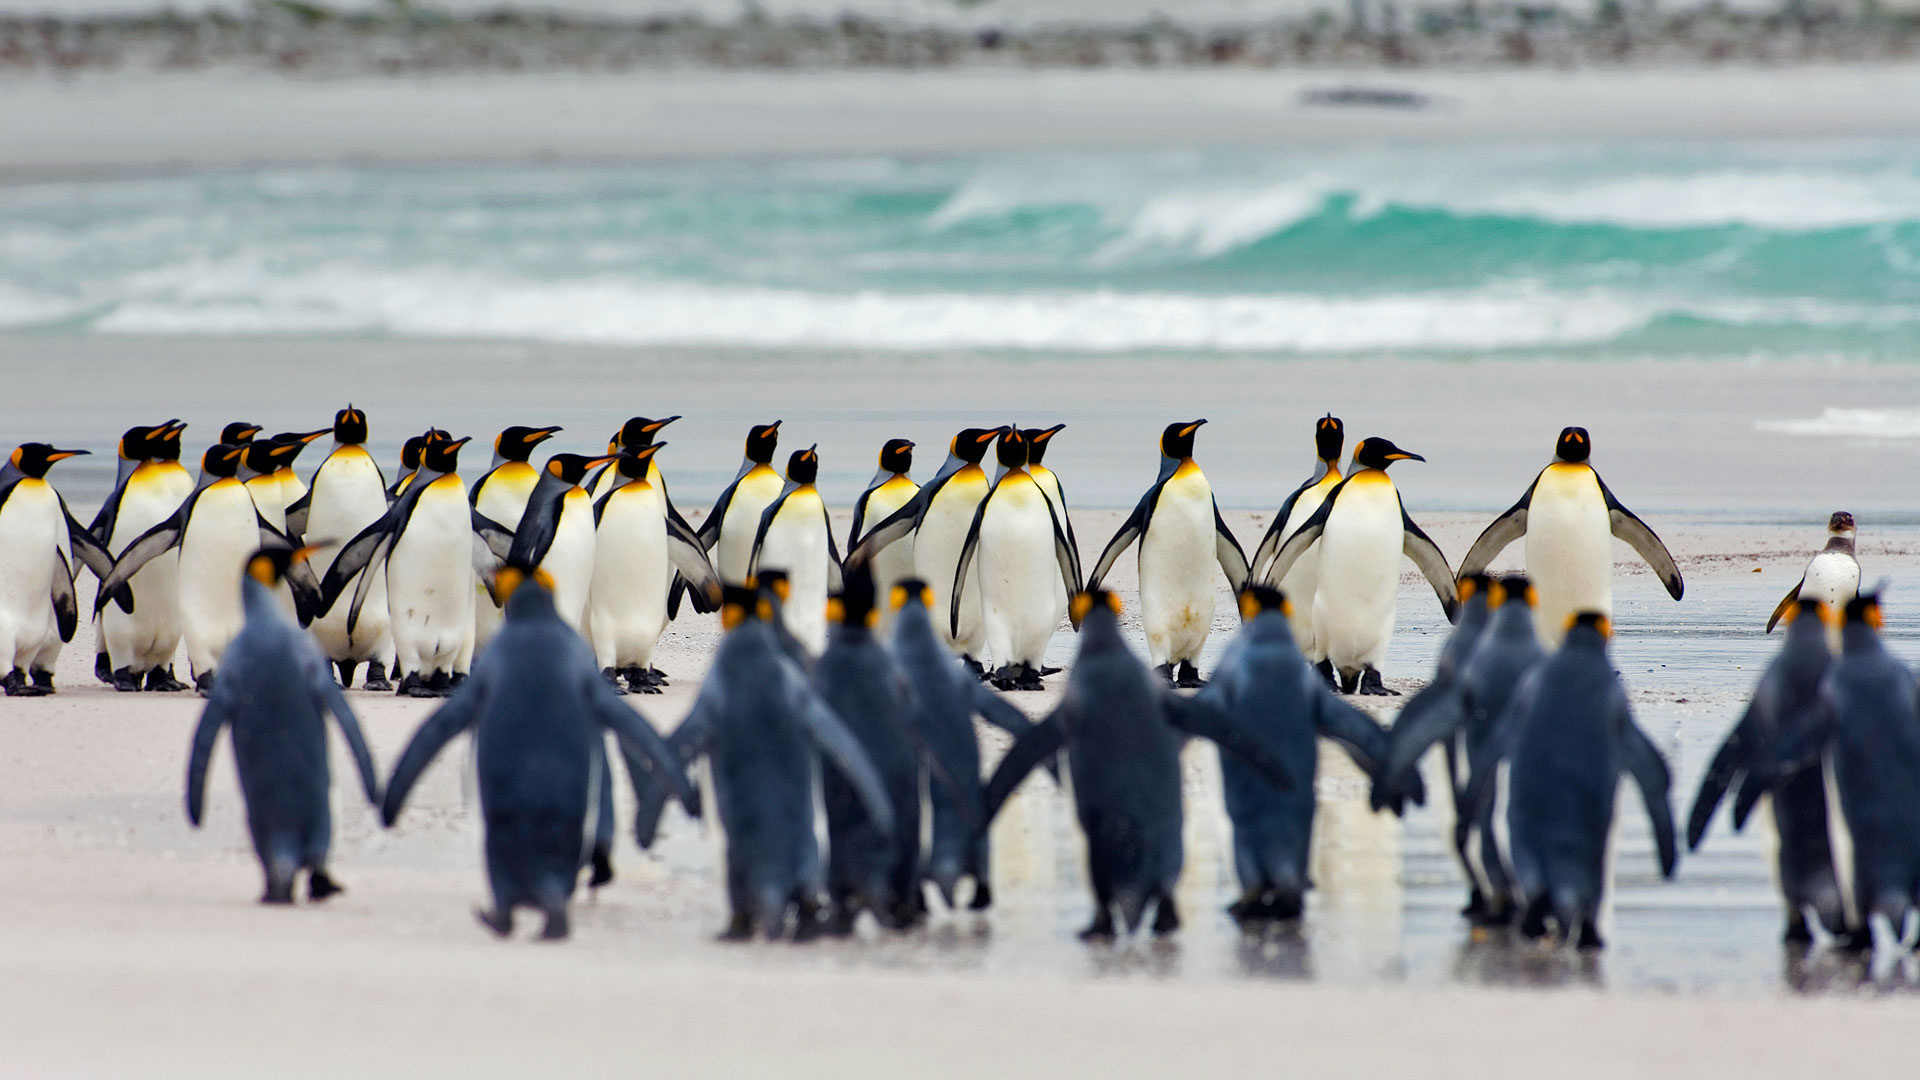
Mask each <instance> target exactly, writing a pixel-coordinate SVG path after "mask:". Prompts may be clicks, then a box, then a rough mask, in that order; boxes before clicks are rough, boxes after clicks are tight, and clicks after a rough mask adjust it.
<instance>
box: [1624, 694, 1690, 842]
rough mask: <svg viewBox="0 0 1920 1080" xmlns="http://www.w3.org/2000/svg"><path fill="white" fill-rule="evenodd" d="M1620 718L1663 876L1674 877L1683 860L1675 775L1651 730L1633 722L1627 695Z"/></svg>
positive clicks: (1630, 767)
mask: <svg viewBox="0 0 1920 1080" xmlns="http://www.w3.org/2000/svg"><path fill="white" fill-rule="evenodd" d="M1616 722H1617V723H1619V724H1620V725H1621V727H1622V732H1621V734H1622V735H1623V738H1622V739H1621V742H1620V749H1621V757H1622V760H1623V764H1625V766H1626V769H1627V773H1628V775H1630V776H1632V777H1633V782H1634V784H1635V785H1637V786H1638V787H1639V788H1640V800H1641V801H1642V802H1644V803H1645V804H1646V806H1647V819H1648V820H1649V821H1650V822H1651V823H1652V825H1653V840H1654V844H1655V846H1656V847H1657V849H1658V851H1659V855H1660V876H1661V877H1667V878H1670V877H1672V876H1673V870H1674V867H1675V866H1676V865H1677V864H1678V863H1679V861H1680V852H1679V849H1678V846H1677V845H1676V844H1675V843H1674V838H1673V805H1672V803H1671V802H1670V801H1669V798H1668V794H1667V789H1668V787H1669V785H1670V784H1671V783H1672V778H1671V777H1670V776H1669V775H1668V773H1667V762H1666V759H1665V758H1662V757H1661V756H1660V751H1659V749H1658V748H1656V747H1655V746H1654V745H1653V742H1652V740H1650V739H1648V738H1647V733H1646V732H1644V731H1641V730H1640V725H1638V724H1636V723H1634V722H1633V713H1632V711H1631V710H1630V709H1629V708H1628V707H1627V703H1626V699H1625V698H1624V697H1623V698H1622V699H1621V701H1620V707H1619V717H1618V720H1617V721H1616Z"/></svg>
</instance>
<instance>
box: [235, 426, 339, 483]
mask: <svg viewBox="0 0 1920 1080" xmlns="http://www.w3.org/2000/svg"><path fill="white" fill-rule="evenodd" d="M322 434H324V432H323V433H322ZM306 448H307V444H306V443H304V442H301V441H300V439H299V438H298V437H297V436H296V437H293V438H288V439H282V438H280V437H279V436H277V435H276V436H275V437H273V438H271V439H255V440H253V441H252V442H250V443H248V444H247V451H246V458H245V461H246V464H247V468H249V469H252V470H253V471H254V472H257V473H259V474H260V475H261V476H271V475H273V473H274V472H275V471H277V470H279V469H285V468H291V467H292V466H293V459H294V458H297V457H299V456H300V451H302V450H305V449H306Z"/></svg>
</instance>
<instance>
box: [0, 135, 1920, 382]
mask: <svg viewBox="0 0 1920 1080" xmlns="http://www.w3.org/2000/svg"><path fill="white" fill-rule="evenodd" d="M0 329H5V330H12V331H25V332H37V333H48V334H196V335H253V334H290V335H302V336H312V335H348V336H353V337H363V338H364V337H371V338H494V339H503V340H524V341H556V342H574V343H599V344H617V345H653V344H672V345H695V346H698V345H716V346H734V347H738V346H746V347H751V348H764V349H769V350H782V349H819V348H828V349H885V350H894V351H919V350H939V349H949V348H964V349H985V350H1010V351H1046V352H1073V351H1133V350H1156V351H1175V352H1179V351H1193V352H1216V351H1219V352H1254V353H1275V354H1293V355H1318V354H1328V355H1340V354H1365V355H1413V356H1420V355H1432V356H1435V357H1441V358H1447V357H1457V356H1477V355H1487V354H1519V355H1542V356H1571V357H1587V356H1591V357H1597V358H1598V357H1665V356H1676V357H1677V356H1685V357H1722V356H1725V357H1741V358H1754V357H1761V358H1765V357H1796V358H1805V357H1818V358H1839V359H1849V360H1859V359H1865V360H1900V359H1906V358H1908V357H1910V356H1914V355H1920V147H1917V146H1910V145H1904V144H1864V143H1845V144H1841V143H1833V144H1825V143H1807V142H1798V143H1792V144H1766V145H1758V144H1738V145H1736V144H1725V145H1712V144H1687V145H1661V146H1635V145H1610V146H1568V145H1551V146H1549V145H1541V146H1521V147H1515V146H1511V145H1503V146H1497V147H1496V146H1473V145H1466V146H1450V147H1434V148H1423V149H1414V150H1407V149H1393V150H1388V149H1380V150H1351V149H1347V150H1338V151H1335V150H1322V151H1309V150H1302V151H1300V152H1297V153H1230V152H1217V153H1216V152H1207V153H1200V152H1185V153H1150V154H1132V155H1078V154H1076V155H1037V156H1036V155H1029V156H1006V157H986V158H970V159H950V160H895V159H859V160H830V161H801V162H755V161H729V162H714V163H702V164H690V165H674V166H631V165H597V166H578V165H551V166H538V167H534V166H523V167H489V168H444V169H431V170H391V169H353V168H327V169H309V170H293V171H289V170H271V171H254V172H239V173H219V174H192V175H179V176H167V177H157V178H119V179H106V180H63V181H53V182H40V183H32V184H19V185H13V186H7V187H0Z"/></svg>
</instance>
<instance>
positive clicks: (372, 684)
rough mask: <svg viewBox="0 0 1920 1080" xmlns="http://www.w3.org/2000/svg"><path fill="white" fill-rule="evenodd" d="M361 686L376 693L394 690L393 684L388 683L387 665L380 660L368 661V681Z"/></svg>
mask: <svg viewBox="0 0 1920 1080" xmlns="http://www.w3.org/2000/svg"><path fill="white" fill-rule="evenodd" d="M360 685H361V686H362V687H364V688H365V689H368V690H374V691H387V690H392V689H393V684H392V683H390V682H388V681H387V665H385V664H383V663H381V662H380V661H378V660H371V661H368V663H367V681H366V682H364V683H361V684H360Z"/></svg>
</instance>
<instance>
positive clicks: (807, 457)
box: [787, 443, 820, 484]
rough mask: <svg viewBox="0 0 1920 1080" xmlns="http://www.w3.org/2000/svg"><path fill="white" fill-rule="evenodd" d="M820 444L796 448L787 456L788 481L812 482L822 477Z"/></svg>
mask: <svg viewBox="0 0 1920 1080" xmlns="http://www.w3.org/2000/svg"><path fill="white" fill-rule="evenodd" d="M819 446H820V444H818V443H815V444H814V445H812V446H809V447H807V448H806V449H805V450H795V451H794V452H793V453H792V454H790V455H788V457H787V482H788V483H792V484H811V483H813V482H814V481H815V480H817V479H819V477H820V450H819Z"/></svg>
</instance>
